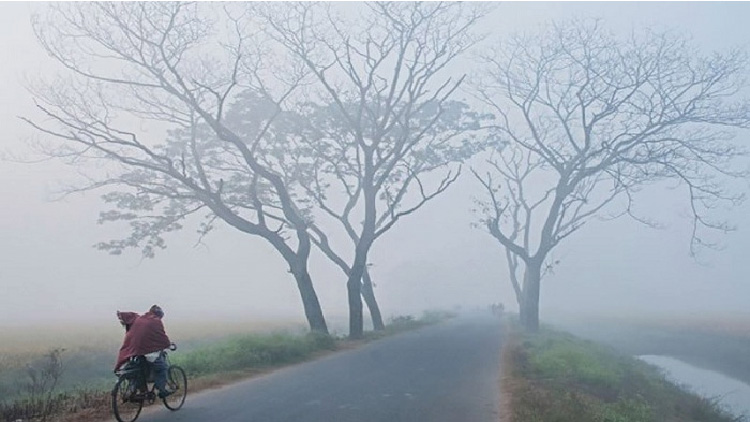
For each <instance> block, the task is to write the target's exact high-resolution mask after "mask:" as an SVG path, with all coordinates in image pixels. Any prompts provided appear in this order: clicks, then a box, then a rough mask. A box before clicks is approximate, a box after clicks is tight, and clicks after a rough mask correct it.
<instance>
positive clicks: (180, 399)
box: [163, 366, 187, 410]
mask: <svg viewBox="0 0 750 422" xmlns="http://www.w3.org/2000/svg"><path fill="white" fill-rule="evenodd" d="M167 388H169V389H170V390H172V391H174V393H172V394H170V395H169V396H167V397H164V399H163V400H164V406H166V407H167V409H169V410H179V409H180V408H181V407H182V405H183V404H184V403H185V396H186V395H187V376H185V371H183V370H182V368H180V367H179V366H170V367H169V370H168V371H167Z"/></svg>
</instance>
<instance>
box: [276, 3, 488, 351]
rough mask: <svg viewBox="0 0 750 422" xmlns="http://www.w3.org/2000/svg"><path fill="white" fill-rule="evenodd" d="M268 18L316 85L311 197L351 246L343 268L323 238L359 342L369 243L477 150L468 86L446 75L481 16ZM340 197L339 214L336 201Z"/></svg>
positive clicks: (401, 10)
mask: <svg viewBox="0 0 750 422" xmlns="http://www.w3.org/2000/svg"><path fill="white" fill-rule="evenodd" d="M262 9H263V10H264V16H265V18H266V20H267V22H268V26H267V27H266V29H267V33H268V34H269V35H270V36H271V37H273V38H274V39H276V40H277V41H278V42H279V43H280V44H281V45H282V46H283V47H284V48H285V49H286V50H287V51H288V52H289V54H290V55H291V56H293V57H295V58H297V59H298V60H299V62H300V63H301V64H302V65H303V66H305V67H306V68H307V69H308V70H309V71H310V72H311V74H312V79H313V82H311V85H310V86H309V87H308V92H309V98H310V99H309V109H308V110H309V113H308V114H307V116H308V117H309V118H311V119H312V120H313V121H314V124H313V125H314V128H316V129H317V130H318V133H317V136H316V137H315V138H314V141H312V142H311V144H310V145H311V148H314V151H315V153H314V156H315V157H316V160H317V161H316V163H315V165H314V166H313V168H314V169H315V174H314V177H312V178H311V179H310V181H311V183H308V184H307V185H306V186H305V187H306V190H307V192H308V193H309V194H310V195H311V196H312V197H313V198H314V202H315V204H316V206H317V207H318V208H319V209H321V210H323V212H324V214H326V215H328V216H330V217H332V218H333V219H334V221H337V222H339V223H340V224H341V225H342V226H343V228H344V229H345V231H346V233H347V235H348V237H349V238H350V239H351V241H352V243H353V246H354V247H353V250H354V251H353V254H352V259H351V260H349V261H346V260H344V259H341V256H342V255H341V253H340V251H336V252H334V249H333V248H332V247H331V245H330V243H329V242H328V241H327V239H326V238H325V237H323V236H320V234H319V233H318V236H317V237H316V238H315V242H316V244H317V245H318V246H320V247H321V249H322V250H323V252H325V253H326V255H327V256H329V258H331V259H332V260H333V261H334V262H336V263H337V264H338V265H339V267H340V268H342V270H344V271H345V272H346V273H347V276H348V281H347V291H348V299H349V310H350V311H349V321H350V325H349V335H350V337H352V338H358V337H361V336H362V331H363V328H362V326H363V319H362V301H361V299H360V294H361V293H362V289H364V292H365V297H366V298H369V299H370V300H372V301H373V303H375V302H374V295H373V294H372V288H371V282H370V281H369V279H368V278H367V277H365V279H364V281H365V282H364V283H362V280H363V276H365V275H366V274H367V272H366V265H367V257H368V253H369V251H370V249H371V247H372V245H373V243H374V242H375V240H376V239H377V238H378V237H380V236H382V235H383V234H384V233H386V232H387V231H388V230H389V229H390V228H391V227H393V225H394V224H395V223H396V222H397V221H399V220H400V219H402V218H403V217H405V216H407V215H409V214H412V213H413V212H415V211H416V210H417V209H419V208H421V207H422V206H423V205H424V204H425V203H427V202H428V201H430V200H431V199H433V198H435V197H436V196H437V195H439V194H441V193H443V192H444V191H445V190H446V189H447V188H448V187H449V186H450V185H451V184H452V183H453V182H454V181H455V180H456V178H457V177H458V175H459V173H460V167H459V166H458V165H457V164H458V163H460V162H461V161H463V160H464V159H465V158H466V157H467V156H469V155H471V153H472V148H474V147H475V146H474V144H472V143H470V142H460V140H461V137H462V136H463V135H464V132H465V131H466V130H467V129H472V128H475V126H472V123H471V119H467V114H468V113H466V110H465V108H464V107H463V106H462V105H460V104H459V103H457V102H455V101H454V100H452V97H453V94H454V92H455V91H456V89H457V88H458V87H459V85H461V83H462V81H463V77H459V78H458V79H454V78H451V77H445V76H442V74H443V73H445V68H446V67H448V66H449V65H451V64H452V63H454V62H456V59H457V58H458V57H459V56H460V55H461V54H462V53H464V52H465V51H466V49H467V48H469V47H470V46H472V45H473V44H474V43H475V42H476V41H477V40H478V39H479V37H478V36H476V35H474V33H473V26H474V24H475V23H476V21H477V20H478V19H479V18H480V17H481V16H482V9H481V8H479V7H475V6H469V5H466V4H462V3H363V4H362V7H361V8H360V9H361V10H359V11H358V12H360V13H356V15H357V16H356V18H351V19H349V18H346V17H345V15H344V14H343V13H342V14H337V13H336V10H334V9H333V8H331V7H328V6H327V5H321V4H311V3H293V4H291V5H290V4H284V5H282V6H278V7H273V6H264V7H263V8H262ZM428 176H429V177H428ZM431 184H432V185H433V187H430V185H431ZM340 193H343V195H344V196H345V202H344V205H343V206H338V205H337V203H336V199H334V198H336V195H338V194H340ZM370 309H371V310H373V309H374V308H373V306H372V305H371V306H370ZM376 318H377V319H379V316H376V315H374V314H373V320H376Z"/></svg>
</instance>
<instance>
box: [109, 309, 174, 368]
mask: <svg viewBox="0 0 750 422" xmlns="http://www.w3.org/2000/svg"><path fill="white" fill-rule="evenodd" d="M117 316H118V317H119V318H120V321H121V322H122V323H123V325H126V326H130V328H129V329H128V330H127V332H126V333H125V340H123V342H122V347H120V354H119V355H118V356H117V364H116V365H115V370H117V368H119V367H120V365H122V364H123V363H125V362H126V361H127V360H128V359H130V358H131V357H133V356H138V355H145V354H148V353H151V352H158V351H159V350H164V349H166V348H168V347H169V345H170V344H171V342H170V341H169V337H167V333H166V332H165V331H164V324H162V322H161V318H159V317H157V316H156V315H154V314H152V313H151V312H147V313H146V314H144V315H138V314H137V313H135V312H118V313H117Z"/></svg>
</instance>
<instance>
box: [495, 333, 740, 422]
mask: <svg viewBox="0 0 750 422" xmlns="http://www.w3.org/2000/svg"><path fill="white" fill-rule="evenodd" d="M507 362H508V363H510V365H511V369H510V371H509V374H510V376H509V378H508V379H506V383H505V385H506V388H507V389H509V391H508V392H509V393H510V395H511V407H512V422H535V421H539V422H542V421H543V422H568V421H570V422H671V421H674V422H678V421H680V422H729V421H737V420H739V419H737V418H736V417H733V416H731V415H729V414H727V413H726V412H724V411H723V410H722V409H721V407H720V406H719V405H718V403H717V402H716V401H715V400H711V399H706V398H703V397H699V396H697V395H695V394H692V393H689V392H687V391H685V390H683V389H682V388H680V387H678V386H676V385H674V384H672V383H670V382H669V381H667V380H666V379H665V378H664V376H663V375H662V374H661V373H660V372H659V371H658V370H657V369H656V368H654V367H653V366H650V365H648V364H646V363H644V362H641V361H639V360H637V359H635V358H632V357H630V356H625V355H622V354H619V353H617V352H615V351H614V350H611V349H609V348H606V347H604V346H601V345H598V344H596V343H592V342H589V341H584V340H581V339H578V338H576V337H574V336H572V335H569V334H565V333H560V332H556V331H553V330H551V329H547V328H542V329H541V330H540V332H539V333H537V334H520V333H515V334H514V338H513V340H512V343H511V345H510V346H509V349H508V357H507Z"/></svg>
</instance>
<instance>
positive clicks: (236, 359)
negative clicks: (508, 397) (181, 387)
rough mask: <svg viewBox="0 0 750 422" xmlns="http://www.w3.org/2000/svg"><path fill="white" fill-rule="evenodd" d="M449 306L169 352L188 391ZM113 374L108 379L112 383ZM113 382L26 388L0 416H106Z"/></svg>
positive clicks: (420, 321)
mask: <svg viewBox="0 0 750 422" xmlns="http://www.w3.org/2000/svg"><path fill="white" fill-rule="evenodd" d="M452 316H453V315H452V314H451V313H448V312H426V313H425V314H424V315H423V316H422V317H421V318H414V317H411V316H403V317H397V318H393V319H391V321H390V322H389V324H388V325H387V326H386V329H385V330H383V331H378V332H367V333H366V335H365V338H364V339H362V340H358V341H351V340H348V339H346V338H335V337H332V336H328V335H321V334H315V333H311V334H306V335H294V334H288V333H270V334H245V335H233V336H230V337H228V338H226V339H223V340H221V341H216V342H213V343H211V344H207V345H203V346H202V347H197V348H194V349H193V350H188V351H185V352H181V351H179V352H176V353H174V354H172V355H170V360H171V362H172V364H174V365H179V366H181V367H182V368H183V369H185V371H186V372H187V375H188V389H189V391H190V392H191V393H194V392H196V391H200V390H203V389H206V388H213V387H217V386H221V385H224V384H227V383H229V382H232V381H237V380H240V379H244V378H248V377H252V376H255V375H258V374H262V373H266V372H268V371H270V370H272V369H276V368H279V367H282V366H286V365H290V364H294V363H298V362H303V361H307V360H311V359H314V358H316V357H319V356H322V355H325V354H328V353H331V352H334V351H338V350H345V349H351V348H354V347H358V346H360V345H362V344H364V343H367V342H369V341H373V340H377V339H379V338H382V337H385V336H388V335H391V334H396V333H399V332H403V331H408V330H412V329H416V328H419V327H422V326H425V325H428V324H433V323H436V322H439V321H442V320H444V319H446V318H450V317H452ZM114 381H115V379H114V377H112V384H114ZM109 388H111V385H107V386H106V387H101V386H97V387H94V388H80V387H78V388H71V389H66V390H64V391H61V392H57V391H56V392H55V393H54V394H46V393H45V394H34V395H29V394H25V395H23V396H22V397H21V398H18V399H15V400H12V401H10V402H4V401H2V400H0V422H15V421H17V420H22V421H24V422H26V421H36V420H43V419H45V418H44V417H43V415H45V414H46V420H47V421H59V422H68V421H70V422H73V421H75V422H82V421H95V420H102V419H106V418H108V417H109V416H110V415H111V409H110V406H111V403H110V400H111V396H110V392H109V390H108V389H109Z"/></svg>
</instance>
